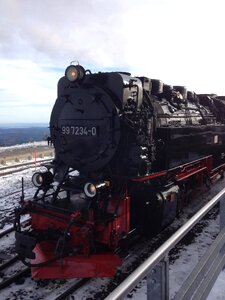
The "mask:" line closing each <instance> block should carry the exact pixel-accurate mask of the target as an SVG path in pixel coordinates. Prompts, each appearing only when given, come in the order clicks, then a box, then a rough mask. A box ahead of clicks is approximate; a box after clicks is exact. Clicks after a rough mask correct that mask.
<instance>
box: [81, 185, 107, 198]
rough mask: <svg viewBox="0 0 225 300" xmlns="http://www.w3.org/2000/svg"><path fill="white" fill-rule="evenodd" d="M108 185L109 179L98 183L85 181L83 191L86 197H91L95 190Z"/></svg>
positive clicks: (95, 192)
mask: <svg viewBox="0 0 225 300" xmlns="http://www.w3.org/2000/svg"><path fill="white" fill-rule="evenodd" d="M108 186H109V181H103V182H98V183H92V182H87V183H86V184H85V186H84V193H85V195H86V196H87V197H90V198H93V197H95V195H96V194H97V191H99V190H101V189H104V188H106V187H108Z"/></svg>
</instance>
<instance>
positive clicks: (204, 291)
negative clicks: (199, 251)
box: [105, 188, 225, 300]
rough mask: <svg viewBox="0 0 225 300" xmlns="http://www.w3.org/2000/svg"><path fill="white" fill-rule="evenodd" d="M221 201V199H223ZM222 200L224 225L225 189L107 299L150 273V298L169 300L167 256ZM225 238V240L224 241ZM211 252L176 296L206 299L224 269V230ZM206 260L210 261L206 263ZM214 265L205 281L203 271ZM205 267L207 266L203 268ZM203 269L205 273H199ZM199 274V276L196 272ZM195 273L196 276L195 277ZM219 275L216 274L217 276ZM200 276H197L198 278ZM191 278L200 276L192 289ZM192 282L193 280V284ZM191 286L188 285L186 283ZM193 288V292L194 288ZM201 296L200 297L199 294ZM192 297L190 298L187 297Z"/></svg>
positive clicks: (124, 292) (224, 224) (223, 225)
mask: <svg viewBox="0 0 225 300" xmlns="http://www.w3.org/2000/svg"><path fill="white" fill-rule="evenodd" d="M221 200H222V201H221ZM218 202H220V227H221V229H224V228H225V188H224V189H223V190H222V191H221V192H219V193H218V194H217V195H216V196H215V197H214V198H213V199H212V200H210V201H209V202H208V203H207V204H206V205H205V206H204V207H203V208H202V209H200V210H199V211H198V212H197V213H196V214H195V215H194V216H193V217H192V218H191V219H190V220H189V221H187V222H186V223H185V224H184V225H183V226H182V227H181V228H180V229H179V230H178V231H176V232H175V233H174V234H173V235H172V236H171V237H170V238H169V239H168V240H167V241H166V242H165V243H164V244H163V245H162V246H161V247H159V248H158V249H157V251H156V252H154V253H153V254H152V255H151V256H150V257H149V258H148V259H147V260H146V261H145V262H144V263H142V264H141V265H140V266H139V267H138V268H137V269H136V270H135V271H134V272H133V273H132V274H131V275H130V276H128V277H127V278H126V279H125V280H124V281H123V282H122V283H121V284H120V285H119V286H118V287H117V288H116V289H115V290H114V291H113V292H112V293H111V294H109V295H108V296H107V297H106V298H105V300H119V299H123V298H124V297H125V296H126V295H127V294H128V293H129V292H130V291H131V290H132V289H133V288H135V286H136V285H137V284H138V283H139V282H140V281H141V280H142V279H143V278H144V277H146V276H147V299H148V300H150V299H154V300H160V299H161V300H162V299H163V300H168V299H169V275H168V273H169V270H168V260H167V256H168V253H169V251H170V250H171V249H172V248H173V247H174V246H175V245H176V244H177V243H178V242H179V241H180V240H181V239H182V238H183V237H184V236H185V235H186V234H187V233H188V232H189V231H190V230H191V229H192V228H193V227H194V226H195V225H196V224H197V223H198V222H199V221H200V220H201V219H202V218H203V217H204V216H205V215H206V214H207V213H208V212H209V211H210V210H211V209H212V208H213V207H214V206H215V205H216V204H217V203H218ZM221 241H222V242H221ZM214 243H215V244H216V246H215V245H212V246H211V247H210V249H209V250H208V252H207V253H206V254H205V256H204V258H203V260H201V261H200V262H199V264H198V265H197V266H196V268H195V269H194V270H193V274H192V273H191V275H190V276H189V278H188V282H187V283H185V284H184V285H183V286H182V287H181V289H180V290H179V291H178V293H177V294H178V295H179V298H176V295H175V299H179V300H181V299H190V298H191V297H190V295H191V296H193V293H196V295H198V297H200V298H198V297H196V298H193V299H206V297H207V295H208V293H209V292H210V290H211V288H212V286H213V284H214V283H215V281H216V279H217V277H218V275H219V272H220V271H221V270H222V268H223V266H224V264H225V253H222V258H221V256H219V258H218V254H219V252H220V251H221V249H222V248H223V252H225V251H224V247H223V246H224V244H225V233H224V230H221V233H220V234H219V236H218V237H217V240H216V241H215V242H214ZM216 257H217V258H218V259H217V260H218V262H217V265H216V270H213V267H212V265H213V262H214V261H215V259H216ZM204 261H205V262H206V261H207V262H208V265H207V264H204ZM209 266H211V269H212V270H211V273H208V274H207V276H206V281H207V282H206V283H205V284H204V280H203V282H202V279H203V277H204V276H205V274H204V276H203V269H204V272H207V268H208V267H209ZM203 267H204V268H203ZM201 272H202V276H199V274H200V273H201ZM196 274H197V275H198V276H197V275H196ZM194 275H195V277H194ZM216 275H217V276H216ZM196 276H197V277H198V278H197V277H196ZM191 278H192V279H193V278H197V279H198V282H199V284H198V286H197V281H195V284H194V288H193V280H191ZM191 281H192V283H191ZM187 285H188V286H187ZM193 289H194V291H193ZM199 295H200V296H199ZM188 297H190V298H188Z"/></svg>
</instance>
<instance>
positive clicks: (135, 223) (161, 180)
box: [15, 64, 225, 278]
mask: <svg viewBox="0 0 225 300" xmlns="http://www.w3.org/2000/svg"><path fill="white" fill-rule="evenodd" d="M224 100H225V98H224V97H219V96H217V95H214V94H210V95H209V94H202V95H196V94H195V93H194V92H190V91H187V89H186V88H185V87H183V86H171V85H167V84H163V82H162V81H161V80H155V79H150V78H147V77H133V76H131V74H129V73H127V72H103V73H102V72H99V73H95V74H92V73H91V71H90V70H85V69H84V68H83V67H82V66H80V65H73V64H72V65H70V66H69V67H68V68H67V69H66V71H65V76H64V77H62V78H61V79H60V80H59V82H58V95H57V100H56V102H55V105H54V107H53V109H52V113H51V119H50V132H51V139H52V141H53V144H54V148H55V158H54V160H53V161H52V162H51V163H49V164H45V166H44V167H45V171H42V172H36V173H35V174H34V175H33V177H32V181H33V183H34V185H35V186H36V187H37V190H36V193H35V195H34V197H33V198H32V199H25V198H24V197H21V201H20V207H19V208H18V209H16V213H15V230H16V252H17V253H18V254H19V257H20V258H21V260H22V261H23V262H24V263H25V264H26V265H28V266H31V268H32V275H33V277H38V278H71V277H104V276H106V277H109V276H113V274H114V273H115V270H116V268H117V267H118V266H119V265H120V264H121V258H120V256H119V254H118V249H121V248H123V247H125V246H126V244H127V243H128V241H129V238H130V237H131V236H132V235H133V234H134V232H135V233H136V232H138V233H139V234H143V235H146V236H151V235H152V234H154V233H156V232H158V231H159V230H160V229H162V228H164V227H165V226H166V225H168V224H169V223H170V222H171V221H172V220H173V219H174V218H175V216H176V215H177V213H178V212H179V211H180V210H181V209H182V207H183V206H184V204H185V203H186V202H188V201H189V200H190V198H191V195H192V192H193V191H194V190H196V189H199V188H203V187H207V188H209V187H210V184H211V183H212V182H213V181H214V180H215V178H217V177H218V175H220V176H222V173H223V169H224V165H225V124H224V121H225V116H224V114H225V101H224ZM23 214H30V215H31V222H30V224H29V226H27V227H25V228H23V227H22V226H21V221H20V219H21V216H22V215H23Z"/></svg>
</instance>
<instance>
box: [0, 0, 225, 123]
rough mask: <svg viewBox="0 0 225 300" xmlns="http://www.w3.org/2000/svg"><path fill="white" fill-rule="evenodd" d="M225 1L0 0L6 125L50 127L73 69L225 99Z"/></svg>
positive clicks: (0, 87)
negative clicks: (124, 75)
mask: <svg viewBox="0 0 225 300" xmlns="http://www.w3.org/2000/svg"><path fill="white" fill-rule="evenodd" d="M224 28H225V18H224V0H138V1H137V0H123V1H121V0H107V1H106V0H82V1H78V0H70V1H68V0H45V1H36V0H29V1H28V0H0V123H25V122H28V123H30V122H35V123H48V122H49V118H50V114H51V109H52V106H53V105H54V102H55V100H56V95H57V82H58V80H59V78H60V77H62V76H64V71H65V69H66V67H67V66H68V65H69V64H70V62H71V61H79V63H80V64H81V65H82V66H84V68H85V69H91V71H92V72H98V71H101V72H103V71H128V72H131V73H132V75H134V76H136V75H138V76H147V77H149V78H156V79H161V80H163V82H165V83H166V84H171V85H185V86H186V87H187V88H188V89H189V90H193V91H195V92H196V93H216V94H218V95H225V84H224V76H223V73H224V70H225V58H224V56H225V40H224Z"/></svg>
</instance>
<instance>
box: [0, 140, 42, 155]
mask: <svg viewBox="0 0 225 300" xmlns="http://www.w3.org/2000/svg"><path fill="white" fill-rule="evenodd" d="M46 145H47V142H46V141H40V142H29V143H24V144H18V145H14V146H6V147H0V153H1V152H4V151H6V150H14V149H24V148H34V147H38V146H46Z"/></svg>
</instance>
